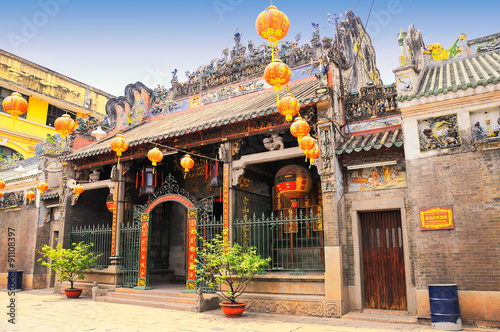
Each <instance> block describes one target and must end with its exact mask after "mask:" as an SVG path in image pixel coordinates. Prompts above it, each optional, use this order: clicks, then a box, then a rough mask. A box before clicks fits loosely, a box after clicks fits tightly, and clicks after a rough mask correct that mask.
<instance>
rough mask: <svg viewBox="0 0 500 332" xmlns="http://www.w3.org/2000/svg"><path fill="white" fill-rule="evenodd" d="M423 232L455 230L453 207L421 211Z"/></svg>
mask: <svg viewBox="0 0 500 332" xmlns="http://www.w3.org/2000/svg"><path fill="white" fill-rule="evenodd" d="M420 226H421V230H423V231H429V230H438V229H454V228H455V225H454V224H453V211H452V208H451V206H445V207H438V208H430V209H420Z"/></svg>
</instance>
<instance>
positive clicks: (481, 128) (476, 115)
mask: <svg viewBox="0 0 500 332" xmlns="http://www.w3.org/2000/svg"><path fill="white" fill-rule="evenodd" d="M470 126H471V130H472V138H473V139H474V142H475V143H477V142H485V143H486V142H489V141H498V140H499V138H500V109H498V108H497V109H494V108H491V109H486V110H483V111H476V112H471V113H470Z"/></svg>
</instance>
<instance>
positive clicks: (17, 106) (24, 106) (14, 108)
mask: <svg viewBox="0 0 500 332" xmlns="http://www.w3.org/2000/svg"><path fill="white" fill-rule="evenodd" d="M2 106H3V109H4V111H5V112H7V113H9V114H10V116H11V118H13V119H14V120H15V119H17V118H18V117H19V115H22V114H24V113H26V111H27V110H28V102H27V101H26V99H24V98H23V97H22V96H21V94H20V93H19V92H12V94H11V95H10V96H8V97H7V98H5V99H4V100H3V102H2Z"/></svg>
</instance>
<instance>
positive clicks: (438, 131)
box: [418, 114, 462, 152]
mask: <svg viewBox="0 0 500 332" xmlns="http://www.w3.org/2000/svg"><path fill="white" fill-rule="evenodd" d="M418 136H419V141H420V152H426V151H432V150H440V149H449V148H456V147H459V146H461V145H462V144H461V140H460V132H459V130H458V120H457V115H456V114H447V115H443V116H438V117H430V118H427V119H423V120H418Z"/></svg>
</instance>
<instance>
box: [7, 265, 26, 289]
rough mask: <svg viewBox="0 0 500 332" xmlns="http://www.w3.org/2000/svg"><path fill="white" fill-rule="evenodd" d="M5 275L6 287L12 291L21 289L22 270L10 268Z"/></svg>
mask: <svg viewBox="0 0 500 332" xmlns="http://www.w3.org/2000/svg"><path fill="white" fill-rule="evenodd" d="M8 272H9V273H8V275H7V289H8V290H13V291H20V290H22V289H23V271H22V270H12V271H8Z"/></svg>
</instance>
